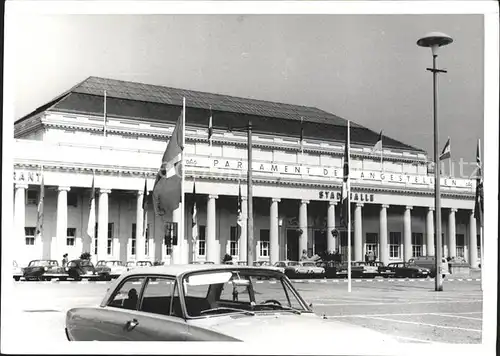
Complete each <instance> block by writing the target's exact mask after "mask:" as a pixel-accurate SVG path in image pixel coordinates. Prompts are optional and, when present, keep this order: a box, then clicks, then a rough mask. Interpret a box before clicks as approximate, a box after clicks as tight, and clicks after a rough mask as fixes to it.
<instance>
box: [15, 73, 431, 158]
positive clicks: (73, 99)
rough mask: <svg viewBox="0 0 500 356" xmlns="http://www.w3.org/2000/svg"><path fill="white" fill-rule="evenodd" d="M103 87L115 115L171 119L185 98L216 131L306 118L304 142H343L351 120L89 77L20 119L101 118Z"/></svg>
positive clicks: (197, 120)
mask: <svg viewBox="0 0 500 356" xmlns="http://www.w3.org/2000/svg"><path fill="white" fill-rule="evenodd" d="M104 91H106V97H107V98H106V112H107V114H108V115H109V116H111V117H122V118H134V119H137V120H144V121H153V122H155V121H156V122H172V123H173V122H175V121H176V119H177V117H178V116H179V113H180V111H179V109H180V107H182V99H183V97H185V98H186V108H187V109H186V121H187V124H188V125H192V126H200V127H207V125H208V117H209V116H210V114H212V118H213V126H214V128H215V129H223V130H224V129H228V128H232V127H238V126H243V125H246V124H247V123H248V119H251V120H252V125H253V129H254V131H255V132H257V133H267V134H276V133H280V134H282V135H283V136H289V137H299V136H300V130H301V129H300V128H301V123H300V122H301V119H303V131H304V132H303V135H304V139H306V140H307V139H308V138H309V139H315V140H321V141H345V136H346V130H345V127H346V126H347V120H345V119H343V118H341V117H338V116H336V115H334V114H331V113H328V112H326V111H323V110H320V109H317V108H314V107H307V106H300V105H292V104H285V103H276V102H271V101H264V100H256V99H248V98H239V97H234V96H229V95H222V94H213V93H205V92H200V91H194V90H186V89H177V88H170V87H165V86H158V85H150V84H142V83H136V82H127V81H122V80H115V79H107V78H100V77H89V78H87V79H86V80H84V81H83V82H81V83H79V84H77V85H75V86H74V87H73V88H71V89H70V90H68V91H66V92H65V93H63V94H61V95H59V96H58V97H56V98H55V99H53V100H51V101H50V102H49V103H47V104H45V105H43V106H42V107H40V108H38V109H36V110H35V111H34V112H32V113H30V114H28V115H26V116H25V117H23V118H21V119H19V120H18V121H17V122H16V123H18V122H21V121H23V120H24V119H27V118H29V117H31V116H33V115H36V114H38V113H40V112H43V111H46V110H50V111H60V112H72V113H80V114H87V115H98V116H103V115H104ZM378 137H379V133H378V132H374V131H372V130H370V129H368V128H366V127H363V126H361V125H359V124H356V123H354V122H352V121H351V143H352V144H354V145H356V144H358V145H364V146H370V145H374V144H375V143H376V141H377V140H378ZM383 145H384V147H386V148H392V149H399V150H408V151H417V152H424V151H423V150H422V149H420V148H417V147H413V146H410V145H407V144H404V143H402V142H400V141H397V140H395V139H392V138H390V137H387V136H384V137H383Z"/></svg>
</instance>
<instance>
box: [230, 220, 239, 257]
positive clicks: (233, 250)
mask: <svg viewBox="0 0 500 356" xmlns="http://www.w3.org/2000/svg"><path fill="white" fill-rule="evenodd" d="M229 254H230V255H231V256H238V254H239V253H238V226H231V231H230V236H229Z"/></svg>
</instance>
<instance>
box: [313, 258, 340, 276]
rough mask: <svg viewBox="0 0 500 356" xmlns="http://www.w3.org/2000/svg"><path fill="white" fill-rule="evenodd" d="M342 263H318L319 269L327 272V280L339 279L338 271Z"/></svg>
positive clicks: (325, 274)
mask: <svg viewBox="0 0 500 356" xmlns="http://www.w3.org/2000/svg"><path fill="white" fill-rule="evenodd" d="M339 265H340V263H338V262H336V261H320V262H316V266H317V267H321V268H323V269H324V270H325V273H324V277H325V278H336V277H339V274H338V273H337V272H338V269H339Z"/></svg>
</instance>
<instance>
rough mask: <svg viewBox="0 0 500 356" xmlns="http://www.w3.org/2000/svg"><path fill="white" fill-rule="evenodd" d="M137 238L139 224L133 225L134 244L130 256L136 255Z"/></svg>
mask: <svg viewBox="0 0 500 356" xmlns="http://www.w3.org/2000/svg"><path fill="white" fill-rule="evenodd" d="M136 237H137V224H135V223H133V224H132V243H131V246H130V248H131V251H130V254H131V255H135V243H136V242H137V240H136Z"/></svg>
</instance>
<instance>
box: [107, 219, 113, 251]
mask: <svg viewBox="0 0 500 356" xmlns="http://www.w3.org/2000/svg"><path fill="white" fill-rule="evenodd" d="M114 235H115V223H108V245H107V252H108V255H112V254H113V237H114Z"/></svg>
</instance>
